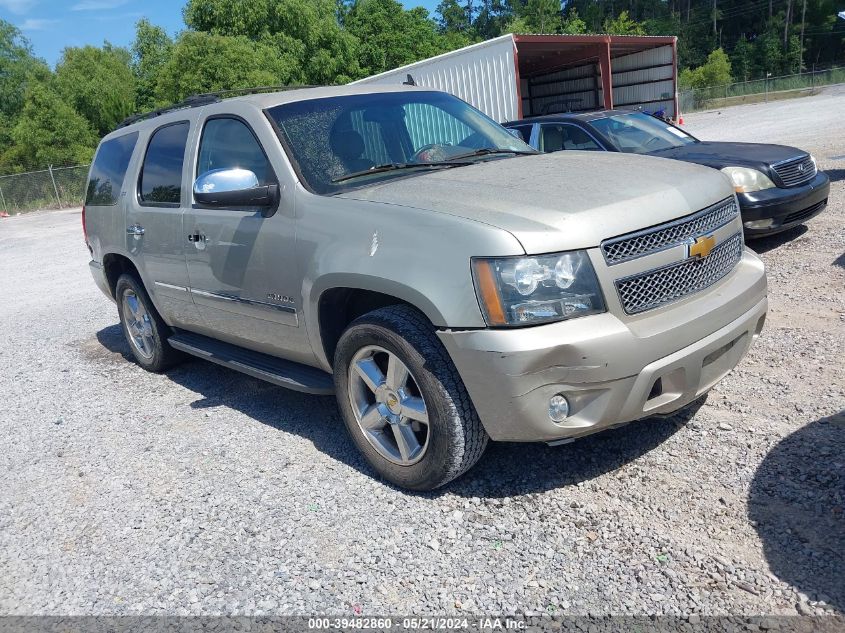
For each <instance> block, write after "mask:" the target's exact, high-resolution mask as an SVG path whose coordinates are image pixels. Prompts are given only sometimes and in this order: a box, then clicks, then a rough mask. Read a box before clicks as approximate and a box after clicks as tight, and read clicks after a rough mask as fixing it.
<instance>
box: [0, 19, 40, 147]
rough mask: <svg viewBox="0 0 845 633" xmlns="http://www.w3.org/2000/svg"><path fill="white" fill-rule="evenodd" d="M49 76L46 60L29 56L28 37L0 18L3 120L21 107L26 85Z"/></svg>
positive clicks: (0, 96) (0, 107)
mask: <svg viewBox="0 0 845 633" xmlns="http://www.w3.org/2000/svg"><path fill="white" fill-rule="evenodd" d="M49 76H50V69H49V68H48V67H47V64H45V63H44V62H43V61H42V60H40V59H36V58H35V57H33V55H32V47H31V46H30V43H29V40H27V39H26V38H25V37H24V36H23V35H21V32H20V31H19V30H18V29H17V28H16V27H15V26H13V25H11V24H9V23H8V22H6V21H5V20H0V114H2V115H4V116H5V117H7V124H8V120H9V119H14V118H15V117H16V116H17V115H18V114H19V113H20V111H21V108H23V104H24V98H25V96H26V90H27V86H29V84H30V83H31V82H33V81H35V82H38V81H47V80H48V78H49ZM0 143H2V140H0Z"/></svg>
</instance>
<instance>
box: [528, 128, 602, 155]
mask: <svg viewBox="0 0 845 633" xmlns="http://www.w3.org/2000/svg"><path fill="white" fill-rule="evenodd" d="M562 149H570V150H572V149H577V150H582V151H584V150H586V151H601V147H600V146H599V144H598V143H596V142H595V141H594V140H593V139H592V137H591V136H590V135H589V134H587V133H586V132H585V131H584V130H582V129H581V128H579V127H577V126H575V125H557V124H546V125H543V126H542V127H541V130H540V151H543V152H559V151H560V150H562Z"/></svg>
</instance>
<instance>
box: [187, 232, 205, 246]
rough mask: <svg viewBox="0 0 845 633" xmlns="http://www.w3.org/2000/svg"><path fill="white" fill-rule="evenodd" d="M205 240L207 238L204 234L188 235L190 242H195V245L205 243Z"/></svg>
mask: <svg viewBox="0 0 845 633" xmlns="http://www.w3.org/2000/svg"><path fill="white" fill-rule="evenodd" d="M205 240H206V237H205V235H203V234H202V233H191V234H190V235H188V241H189V242H194V243H195V244H197V243H200V242H205Z"/></svg>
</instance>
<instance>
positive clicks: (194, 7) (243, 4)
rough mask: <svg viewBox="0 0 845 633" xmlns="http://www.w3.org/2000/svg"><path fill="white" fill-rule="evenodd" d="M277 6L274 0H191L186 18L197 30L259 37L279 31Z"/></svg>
mask: <svg viewBox="0 0 845 633" xmlns="http://www.w3.org/2000/svg"><path fill="white" fill-rule="evenodd" d="M301 4H302V5H303V8H305V7H304V3H301ZM275 5H276V3H275V2H274V1H273V0H188V3H187V4H186V5H185V8H184V9H182V17H183V18H184V20H185V24H186V25H187V26H188V28H190V29H193V30H195V31H205V32H206V33H212V34H214V35H237V36H244V37H248V38H250V39H258V38H259V37H261V36H262V35H268V34H271V33H274V32H277V30H278V29H277V28H276V27H277V24H276V23H275V11H274V9H275Z"/></svg>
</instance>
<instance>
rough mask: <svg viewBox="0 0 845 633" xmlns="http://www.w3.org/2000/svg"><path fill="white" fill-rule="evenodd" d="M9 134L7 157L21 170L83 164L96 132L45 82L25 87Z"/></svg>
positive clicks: (95, 141) (91, 154)
mask: <svg viewBox="0 0 845 633" xmlns="http://www.w3.org/2000/svg"><path fill="white" fill-rule="evenodd" d="M10 136H11V138H12V141H13V142H14V147H13V148H12V150H11V152H10V156H8V158H7V161H8V162H10V163H14V165H15V167H16V168H17V169H21V170H24V169H36V168H43V167H46V166H47V165H72V164H73V165H78V164H85V163H87V162H89V161H90V160H91V158H92V156H93V154H94V148H95V147H96V146H97V135H96V133H95V131H94V130H93V128H92V127H91V125H90V124H89V123H88V121H87V120H86V119H85V117H83V116H82V115H81V114H79V113H78V112H76V110H74V109H73V106H71V105H70V104H69V103H68V102H67V100H66V99H65V98H64V97H62V96H61V95H59V94H58V93H57V92H56V91H54V90H53V89H51V88H50V87H48V86H46V85H44V84H33V85H32V86H30V87H29V89H28V90H27V93H26V98H25V101H24V106H23V111H22V112H21V116H20V117H19V119H18V121H17V123H16V124H15V126H14V127H13V128H12V130H11V134H10Z"/></svg>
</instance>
